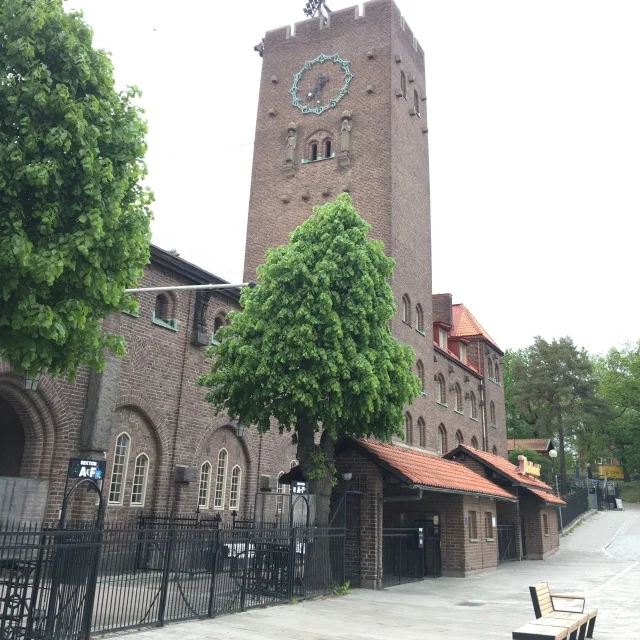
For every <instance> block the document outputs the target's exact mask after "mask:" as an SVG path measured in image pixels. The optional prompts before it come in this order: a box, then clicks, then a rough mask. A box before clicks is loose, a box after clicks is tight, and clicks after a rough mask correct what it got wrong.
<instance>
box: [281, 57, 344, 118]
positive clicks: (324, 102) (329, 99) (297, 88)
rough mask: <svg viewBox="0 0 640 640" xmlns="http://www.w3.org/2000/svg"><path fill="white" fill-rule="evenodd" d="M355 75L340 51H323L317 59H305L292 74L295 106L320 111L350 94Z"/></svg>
mask: <svg viewBox="0 0 640 640" xmlns="http://www.w3.org/2000/svg"><path fill="white" fill-rule="evenodd" d="M352 78H353V74H352V73H351V71H350V69H349V62H347V61H346V60H343V59H342V58H341V57H340V56H339V55H338V54H337V53H334V54H333V55H332V56H327V55H325V54H324V53H321V54H320V55H319V56H318V57H317V58H315V59H314V60H310V61H308V62H305V63H304V66H303V67H302V69H300V71H298V73H296V75H295V76H294V77H293V86H292V87H291V96H292V98H293V106H294V107H297V108H298V109H300V111H302V113H315V114H316V115H320V114H321V113H323V112H324V111H326V110H327V109H331V108H332V107H335V106H336V105H337V104H338V102H340V100H341V99H342V98H343V97H344V96H345V95H347V92H348V90H349V83H350V82H351V80H352Z"/></svg>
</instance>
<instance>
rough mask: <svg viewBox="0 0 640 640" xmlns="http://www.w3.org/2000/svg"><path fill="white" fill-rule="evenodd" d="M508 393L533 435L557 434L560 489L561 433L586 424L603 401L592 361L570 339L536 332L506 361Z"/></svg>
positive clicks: (563, 477)
mask: <svg viewBox="0 0 640 640" xmlns="http://www.w3.org/2000/svg"><path fill="white" fill-rule="evenodd" d="M511 364H512V366H511V374H512V376H513V379H514V380H515V383H514V384H513V386H512V389H511V392H510V396H511V398H510V399H511V401H512V402H513V404H514V407H516V409H517V411H518V413H519V416H520V419H521V420H522V421H524V422H526V423H527V424H529V425H530V426H531V428H532V432H533V433H532V435H533V436H534V437H543V436H546V437H556V436H557V438H558V445H559V446H558V448H559V458H560V474H561V476H560V477H561V490H562V492H563V493H565V492H566V458H565V448H566V437H567V436H571V437H573V436H575V435H576V434H577V433H580V432H581V431H582V430H584V428H585V424H590V423H591V422H592V420H593V418H594V416H597V415H598V414H599V413H600V412H604V410H605V409H604V407H603V403H602V402H601V401H600V399H599V398H598V397H597V395H596V389H597V380H596V378H595V374H594V368H593V362H592V360H591V359H590V358H589V355H588V354H587V352H586V351H585V350H584V349H578V348H577V347H576V346H575V345H574V343H573V341H572V340H571V338H569V337H566V338H560V339H559V340H555V339H554V340H552V341H551V342H547V341H546V340H543V339H542V338H541V337H540V336H537V337H536V338H535V341H534V343H533V345H531V346H530V347H528V348H527V349H525V350H523V351H521V352H520V357H518V358H516V359H514V361H513V362H512V363H511Z"/></svg>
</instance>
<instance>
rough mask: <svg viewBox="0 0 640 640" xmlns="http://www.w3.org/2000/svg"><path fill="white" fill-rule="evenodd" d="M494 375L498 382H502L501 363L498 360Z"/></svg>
mask: <svg viewBox="0 0 640 640" xmlns="http://www.w3.org/2000/svg"><path fill="white" fill-rule="evenodd" d="M493 377H494V379H495V381H496V382H500V365H499V364H498V361H497V360H496V366H495V367H494V374H493Z"/></svg>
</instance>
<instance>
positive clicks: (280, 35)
mask: <svg viewBox="0 0 640 640" xmlns="http://www.w3.org/2000/svg"><path fill="white" fill-rule="evenodd" d="M385 21H386V22H388V23H389V24H390V26H391V27H392V28H393V27H395V29H393V30H394V31H395V32H397V33H398V34H400V36H401V37H402V38H404V39H405V42H406V44H407V45H408V47H407V50H408V51H409V52H410V53H411V55H412V57H414V58H415V60H416V62H417V63H418V64H419V66H420V68H424V50H423V49H422V47H421V46H420V43H419V42H418V40H417V38H416V37H415V36H414V35H413V31H412V30H411V27H409V25H408V24H407V22H406V20H405V19H404V17H403V16H402V14H401V13H400V9H399V8H398V7H397V5H396V4H395V2H394V1H393V0H370V1H369V2H365V3H364V5H363V7H362V14H360V8H359V6H358V5H354V6H353V7H347V8H346V9H340V10H339V11H333V12H331V13H330V14H329V16H328V19H327V21H326V24H325V22H324V19H323V17H322V16H318V17H316V18H309V19H307V20H302V21H301V22H296V23H295V24H294V25H293V28H292V27H291V26H290V25H287V26H286V27H280V28H279V29H273V30H271V31H267V33H266V34H265V37H264V47H265V55H268V54H269V47H270V46H273V47H277V46H278V45H279V44H281V43H283V42H285V41H289V40H291V41H296V42H303V41H306V40H309V41H312V40H315V39H316V38H317V37H318V35H319V32H322V31H325V30H329V31H330V32H331V33H339V32H348V31H350V30H353V29H354V26H355V27H356V28H366V24H367V23H370V24H371V23H380V22H385Z"/></svg>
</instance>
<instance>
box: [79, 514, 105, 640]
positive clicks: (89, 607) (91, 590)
mask: <svg viewBox="0 0 640 640" xmlns="http://www.w3.org/2000/svg"><path fill="white" fill-rule="evenodd" d="M99 527H100V528H99V529H98V530H97V531H96V532H95V534H93V535H95V549H94V550H93V553H92V554H91V565H90V569H89V575H88V579H87V591H86V594H85V610H84V616H83V621H82V622H83V626H84V637H85V640H89V638H90V636H91V622H92V621H93V605H94V603H95V599H96V588H97V583H98V573H99V571H100V552H101V551H102V523H100V525H99ZM93 535H92V534H91V533H90V534H89V538H90V539H91V538H92V537H93Z"/></svg>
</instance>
